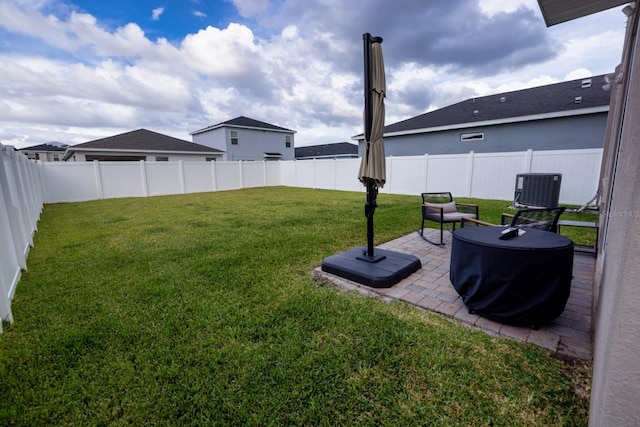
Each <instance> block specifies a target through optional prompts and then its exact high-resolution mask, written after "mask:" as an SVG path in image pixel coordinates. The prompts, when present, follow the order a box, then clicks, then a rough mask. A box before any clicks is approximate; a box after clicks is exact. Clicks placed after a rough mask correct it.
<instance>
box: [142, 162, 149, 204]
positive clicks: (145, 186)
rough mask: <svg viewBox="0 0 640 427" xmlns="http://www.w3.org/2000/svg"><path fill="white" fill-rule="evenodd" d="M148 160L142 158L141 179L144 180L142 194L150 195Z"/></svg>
mask: <svg viewBox="0 0 640 427" xmlns="http://www.w3.org/2000/svg"><path fill="white" fill-rule="evenodd" d="M145 165H146V162H145V161H144V160H140V179H141V180H142V195H143V196H144V197H149V184H148V183H147V168H146V166H145Z"/></svg>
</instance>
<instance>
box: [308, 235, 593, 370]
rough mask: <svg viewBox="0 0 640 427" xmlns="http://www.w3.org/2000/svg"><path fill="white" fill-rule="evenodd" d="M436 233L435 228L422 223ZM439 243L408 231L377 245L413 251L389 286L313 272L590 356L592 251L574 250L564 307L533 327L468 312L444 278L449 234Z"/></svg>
mask: <svg viewBox="0 0 640 427" xmlns="http://www.w3.org/2000/svg"><path fill="white" fill-rule="evenodd" d="M424 231H425V233H427V234H428V233H432V236H428V237H429V238H430V239H436V238H439V236H437V237H436V233H439V230H438V231H436V230H432V229H425V230H424ZM445 242H446V243H445V245H444V246H435V245H431V244H429V243H427V242H425V241H424V240H422V238H421V237H420V236H419V235H418V234H417V233H415V232H414V233H412V234H409V235H406V236H404V237H401V238H399V239H395V240H392V241H390V242H387V243H384V244H382V245H379V246H378V247H379V248H381V249H388V250H392V251H395V252H401V253H407V254H412V255H415V256H416V257H418V258H419V259H420V262H421V263H422V268H421V269H420V270H418V271H417V272H415V273H414V274H412V275H411V276H409V277H407V278H406V279H404V280H402V281H401V282H400V283H397V284H396V285H394V286H392V287H390V288H371V287H369V286H365V285H361V284H359V283H355V282H352V281H349V280H346V279H343V278H340V277H337V276H335V275H332V274H329V273H325V272H323V271H322V270H321V269H320V268H319V267H318V268H316V269H315V271H314V272H315V274H316V275H317V276H319V277H323V278H325V279H328V280H329V281H331V282H332V283H333V284H334V285H336V286H337V287H339V288H342V289H348V290H356V291H358V292H360V293H362V294H365V295H370V296H375V297H378V298H381V299H383V300H385V301H392V300H398V301H405V302H408V303H410V304H413V305H414V306H416V307H419V308H421V309H424V310H429V311H434V312H437V313H441V314H443V315H446V316H450V317H453V318H455V319H457V320H458V321H460V322H461V323H463V324H465V325H469V326H471V327H476V328H479V329H482V330H483V331H485V332H487V333H488V334H491V335H493V336H498V337H504V338H509V339H517V340H520V341H524V342H528V343H531V344H535V345H537V346H540V347H544V348H547V349H549V350H551V351H554V352H556V353H558V354H559V355H562V356H569V357H573V358H579V359H589V360H591V358H592V341H591V333H590V330H591V308H592V304H593V301H592V281H593V273H594V268H595V258H594V257H593V255H590V254H584V253H579V252H576V253H575V255H574V260H573V280H572V281H571V296H570V297H569V301H568V302H567V305H566V307H565V310H564V312H563V313H562V314H561V315H560V317H559V318H557V319H556V320H554V321H553V322H552V323H550V324H548V325H546V326H542V327H540V328H539V329H537V330H534V329H531V328H526V327H517V326H510V325H504V324H502V323H498V322H494V321H492V320H489V319H485V318H483V317H480V316H478V315H476V314H469V312H468V310H467V308H466V307H465V305H464V303H463V302H462V298H460V296H459V295H458V293H457V292H456V290H455V289H454V288H453V285H452V284H451V282H450V281H449V260H450V253H451V234H450V233H445Z"/></svg>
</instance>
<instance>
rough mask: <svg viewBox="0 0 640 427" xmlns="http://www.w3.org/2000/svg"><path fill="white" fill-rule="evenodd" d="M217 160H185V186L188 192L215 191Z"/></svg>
mask: <svg viewBox="0 0 640 427" xmlns="http://www.w3.org/2000/svg"><path fill="white" fill-rule="evenodd" d="M215 163H216V162H204V163H203V162H184V167H183V172H184V188H185V192H186V193H203V192H206V191H214V190H215V187H214V185H213V184H214V183H213V174H214V172H215V170H214V168H215Z"/></svg>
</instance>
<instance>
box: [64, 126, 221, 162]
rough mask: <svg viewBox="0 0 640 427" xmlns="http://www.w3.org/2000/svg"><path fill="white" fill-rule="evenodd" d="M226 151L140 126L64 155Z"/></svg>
mask: <svg viewBox="0 0 640 427" xmlns="http://www.w3.org/2000/svg"><path fill="white" fill-rule="evenodd" d="M223 154H224V153H223V152H222V151H220V150H216V149H215V148H211V147H205V146H203V145H198V144H194V143H192V142H189V141H184V140H182V139H178V138H174V137H172V136H168V135H163V134H161V133H157V132H152V131H150V130H147V129H138V130H134V131H131V132H125V133H121V134H119V135H115V136H109V137H107V138H102V139H96V140H95V141H89V142H85V143H83V144H78V145H72V146H70V147H68V148H67V151H66V152H65V154H64V159H63V160H65V161H67V162H84V161H93V160H100V161H140V160H146V161H148V162H162V161H164V162H168V161H178V160H187V161H205V160H206V161H215V160H222V156H223Z"/></svg>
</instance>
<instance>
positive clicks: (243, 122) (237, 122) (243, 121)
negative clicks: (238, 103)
mask: <svg viewBox="0 0 640 427" xmlns="http://www.w3.org/2000/svg"><path fill="white" fill-rule="evenodd" d="M222 127H234V128H245V129H260V130H270V131H272V132H286V133H296V131H294V130H291V129H286V128H283V127H280V126H276V125H272V124H269V123H265V122H261V121H260V120H255V119H251V118H249V117H245V116H240V117H236V118H235V119H231V120H227V121H226V122H222V123H218V124H217V125H213V126H207V127H206V128H202V129H199V130H196V131H193V132H191V133H190V134H189V135H196V134H198V133H203V132H208V131H210V130H214V129H219V128H222Z"/></svg>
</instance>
